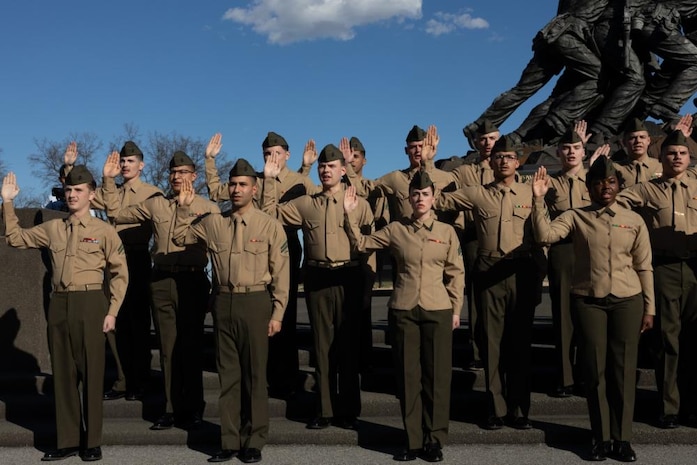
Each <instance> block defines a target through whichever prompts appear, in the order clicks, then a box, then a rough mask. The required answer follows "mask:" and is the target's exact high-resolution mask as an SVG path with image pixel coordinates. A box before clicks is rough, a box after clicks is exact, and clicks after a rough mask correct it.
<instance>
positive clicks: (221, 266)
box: [173, 207, 290, 321]
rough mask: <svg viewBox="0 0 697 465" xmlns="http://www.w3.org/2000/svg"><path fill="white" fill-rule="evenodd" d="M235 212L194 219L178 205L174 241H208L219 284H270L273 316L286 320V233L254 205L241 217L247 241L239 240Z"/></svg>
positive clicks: (287, 280) (241, 285)
mask: <svg viewBox="0 0 697 465" xmlns="http://www.w3.org/2000/svg"><path fill="white" fill-rule="evenodd" d="M234 216H237V215H236V214H235V215H233V214H225V215H207V216H204V217H202V218H201V220H200V221H195V222H193V223H191V221H189V218H190V211H189V207H178V208H177V217H176V223H175V226H174V234H173V240H174V243H175V244H177V245H180V246H184V245H193V244H195V243H197V242H198V241H202V242H204V243H205V244H206V245H207V247H208V252H209V253H210V256H211V261H212V263H213V271H214V273H213V277H214V279H215V284H216V285H217V287H228V288H236V287H249V286H259V285H263V286H266V287H267V288H268V290H269V291H270V293H271V299H272V301H273V313H272V315H271V318H272V319H273V320H277V321H283V313H284V312H285V308H286V305H287V304H288V293H289V290H290V268H289V267H290V261H289V258H288V241H287V239H286V233H285V232H284V231H283V227H282V226H281V223H279V222H278V221H277V220H275V219H274V218H271V217H270V216H269V215H267V214H266V213H263V212H261V211H259V210H257V209H254V208H252V209H250V210H248V211H247V212H246V213H245V214H244V215H242V216H239V217H238V218H239V219H240V220H241V221H242V222H243V224H244V231H243V244H237V242H236V238H235V222H234V220H233V217H234Z"/></svg>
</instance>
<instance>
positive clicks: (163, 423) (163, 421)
mask: <svg viewBox="0 0 697 465" xmlns="http://www.w3.org/2000/svg"><path fill="white" fill-rule="evenodd" d="M173 426H174V415H173V414H171V413H163V414H162V416H161V417H160V418H158V419H157V421H155V423H153V425H152V426H151V427H150V429H151V430H154V431H159V430H163V429H170V428H171V427H173Z"/></svg>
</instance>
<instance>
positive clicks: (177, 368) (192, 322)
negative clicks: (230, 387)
mask: <svg viewBox="0 0 697 465" xmlns="http://www.w3.org/2000/svg"><path fill="white" fill-rule="evenodd" d="M118 172H119V166H118V154H115V155H113V156H110V158H109V160H108V161H107V166H105V168H104V176H105V178H104V186H103V190H104V198H105V204H106V205H107V215H108V216H109V217H110V218H112V219H113V221H114V222H115V223H116V224H124V223H126V224H129V223H141V222H143V221H152V224H153V237H154V242H155V246H154V249H153V251H152V255H153V263H154V265H153V270H152V282H151V284H150V290H151V294H152V305H153V317H154V321H155V328H156V330H157V334H158V337H159V342H160V362H161V364H162V371H163V374H164V378H165V379H164V381H165V398H166V407H165V412H164V414H163V415H162V416H161V417H160V418H159V419H158V420H157V421H155V423H154V424H153V425H152V426H151V429H153V430H162V429H169V428H171V427H172V426H174V425H175V422H176V424H177V426H180V427H182V428H191V427H195V426H198V425H199V424H200V423H201V417H202V415H203V408H204V402H203V379H202V372H203V367H202V365H201V351H202V344H203V341H202V338H203V320H204V317H205V314H206V302H208V297H209V291H210V282H209V281H208V277H207V276H206V273H205V271H204V269H205V267H206V265H207V264H208V256H207V255H206V247H205V244H202V243H197V244H192V245H187V246H184V247H179V246H176V245H175V244H174V243H173V242H172V234H173V227H174V219H175V217H176V208H177V196H178V195H179V192H180V190H181V188H182V186H183V185H184V183H185V182H193V181H194V180H195V179H196V168H195V166H194V162H193V160H192V159H191V158H190V157H189V156H188V155H187V154H186V153H184V152H182V151H177V152H175V153H174V156H173V157H172V159H171V160H170V162H169V185H170V190H171V194H170V195H169V196H167V197H164V196H156V197H152V198H149V199H147V200H145V201H144V202H142V203H139V204H137V205H132V206H130V207H126V208H122V209H119V208H117V207H115V205H118V202H114V199H115V198H116V196H117V195H118V194H117V191H116V185H115V183H114V177H115V176H116V175H117V174H118ZM189 212H190V213H189V222H193V221H194V220H196V219H197V218H199V217H202V216H204V215H207V214H209V213H220V209H219V208H218V206H217V205H216V204H214V203H213V202H210V201H208V200H206V199H205V198H203V197H201V196H199V195H196V196H195V197H194V199H193V202H192V204H191V206H190V208H189Z"/></svg>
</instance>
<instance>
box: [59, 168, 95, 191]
mask: <svg viewBox="0 0 697 465" xmlns="http://www.w3.org/2000/svg"><path fill="white" fill-rule="evenodd" d="M65 184H66V186H77V185H78V184H92V185H94V184H95V182H94V177H93V176H92V173H90V170H88V169H87V167H86V166H85V165H77V166H74V167H73V169H72V170H71V171H70V173H68V176H66V177H65Z"/></svg>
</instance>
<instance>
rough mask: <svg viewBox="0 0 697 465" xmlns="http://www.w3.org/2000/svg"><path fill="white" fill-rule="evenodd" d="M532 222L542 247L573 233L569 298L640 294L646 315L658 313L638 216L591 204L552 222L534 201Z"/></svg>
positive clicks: (642, 225) (644, 234)
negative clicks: (572, 259) (572, 264)
mask: <svg viewBox="0 0 697 465" xmlns="http://www.w3.org/2000/svg"><path fill="white" fill-rule="evenodd" d="M533 223H534V230H535V236H536V238H537V239H538V240H539V241H540V242H543V243H546V244H552V243H554V242H557V241H559V240H560V239H564V238H566V237H568V236H569V235H570V234H573V237H574V241H573V244H574V256H575V257H576V263H575V265H574V272H573V278H572V281H571V292H572V293H574V294H578V295H583V296H589V297H597V298H603V297H607V296H608V295H610V294H612V295H614V296H615V297H631V296H633V295H636V294H639V293H643V296H644V313H645V314H647V315H655V314H656V309H655V304H654V290H653V267H652V266H651V243H650V242H649V233H648V230H647V228H646V224H645V223H644V220H643V219H642V218H641V217H640V216H639V215H637V214H636V213H634V212H633V211H631V210H627V209H626V208H624V207H621V206H620V205H617V204H613V205H611V206H609V207H605V208H604V207H600V206H599V205H596V204H592V205H590V206H588V207H583V208H577V209H573V210H568V211H566V212H564V213H562V214H561V215H559V216H558V217H557V218H556V219H555V220H554V221H551V220H550V219H549V212H548V211H547V206H546V205H545V202H544V200H543V199H535V201H534V208H533Z"/></svg>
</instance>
